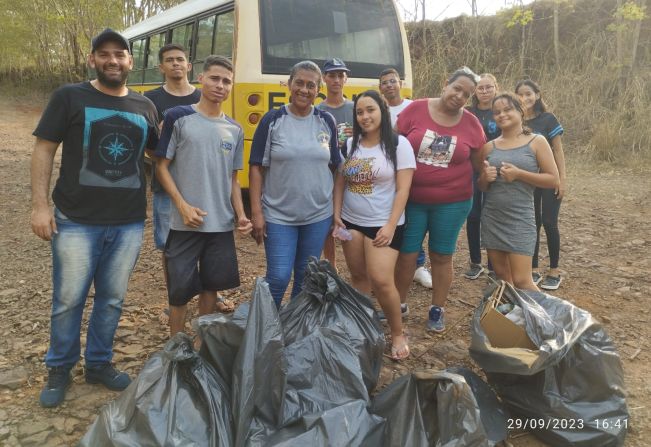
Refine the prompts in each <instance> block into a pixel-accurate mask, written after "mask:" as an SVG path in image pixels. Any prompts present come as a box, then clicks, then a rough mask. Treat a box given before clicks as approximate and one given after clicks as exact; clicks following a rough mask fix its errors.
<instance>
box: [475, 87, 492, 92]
mask: <svg viewBox="0 0 651 447" xmlns="http://www.w3.org/2000/svg"><path fill="white" fill-rule="evenodd" d="M492 90H495V86H494V85H487V86H486V87H477V91H478V92H490V91H492Z"/></svg>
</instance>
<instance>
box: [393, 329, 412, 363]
mask: <svg viewBox="0 0 651 447" xmlns="http://www.w3.org/2000/svg"><path fill="white" fill-rule="evenodd" d="M402 335H403V336H404V337H405V341H404V343H402V344H398V345H396V344H395V343H393V340H392V343H391V359H392V360H394V361H396V362H399V361H401V360H404V359H406V358H407V357H409V354H410V351H409V338H408V337H407V335H406V334H405V333H404V332H403V333H402ZM401 352H402V354H400V353H401Z"/></svg>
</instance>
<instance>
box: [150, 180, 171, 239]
mask: <svg viewBox="0 0 651 447" xmlns="http://www.w3.org/2000/svg"><path fill="white" fill-rule="evenodd" d="M152 203H153V205H152V208H153V213H152V215H153V222H152V224H153V227H154V245H155V246H156V248H157V249H159V250H165V242H167V236H168V235H169V234H170V211H171V209H172V206H173V205H172V199H171V198H170V196H169V195H168V194H167V193H166V192H165V191H155V192H154V193H153V200H152Z"/></svg>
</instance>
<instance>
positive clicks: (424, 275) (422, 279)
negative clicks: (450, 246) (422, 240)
mask: <svg viewBox="0 0 651 447" xmlns="http://www.w3.org/2000/svg"><path fill="white" fill-rule="evenodd" d="M414 281H416V282H417V283H419V284H420V285H421V286H423V287H427V288H428V289H431V288H432V274H431V273H430V272H429V270H427V268H425V267H424V266H422V267H418V268H417V269H416V273H415V274H414Z"/></svg>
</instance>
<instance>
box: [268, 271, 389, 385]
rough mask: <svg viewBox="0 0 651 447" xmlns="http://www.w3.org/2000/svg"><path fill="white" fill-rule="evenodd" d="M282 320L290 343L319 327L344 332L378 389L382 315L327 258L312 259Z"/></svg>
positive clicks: (367, 377) (369, 381) (368, 380)
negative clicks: (346, 280)
mask: <svg viewBox="0 0 651 447" xmlns="http://www.w3.org/2000/svg"><path fill="white" fill-rule="evenodd" d="M280 320H281V322H282V326H283V330H284V334H285V342H286V343H287V345H290V344H292V343H294V342H295V341H296V340H300V339H301V338H303V337H305V336H307V335H309V334H311V333H312V332H314V330H315V329H316V328H324V327H325V328H330V329H332V330H333V331H335V332H338V333H340V334H342V335H344V336H345V337H346V338H347V339H348V341H347V344H348V345H350V346H351V347H352V349H353V350H354V351H355V352H356V353H357V356H358V358H359V366H360V367H361V372H362V376H363V377H364V383H366V387H367V389H368V391H369V393H370V392H372V391H373V390H374V389H375V387H376V386H377V383H378V380H379V377H380V370H381V369H382V355H383V353H384V346H385V340H384V332H383V330H382V326H381V324H380V320H379V317H378V315H377V312H375V309H374V307H373V303H372V302H371V300H370V299H369V298H368V297H366V296H365V295H363V294H361V293H359V292H358V291H357V290H355V289H354V288H353V287H351V286H350V285H349V284H348V283H346V282H345V281H343V280H342V279H341V278H340V277H339V276H338V275H337V273H336V271H335V270H334V269H333V268H332V266H331V265H330V264H329V263H328V262H327V261H316V260H312V261H311V262H309V263H308V265H307V272H306V275H305V280H304V282H303V289H302V291H301V292H300V293H299V294H298V295H297V296H296V297H295V298H294V299H293V300H292V301H291V302H289V303H288V304H287V305H286V306H285V307H283V308H282V310H281V311H280ZM323 366H324V367H326V368H327V367H328V365H327V362H324V365H323Z"/></svg>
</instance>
